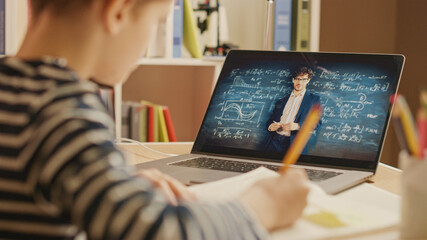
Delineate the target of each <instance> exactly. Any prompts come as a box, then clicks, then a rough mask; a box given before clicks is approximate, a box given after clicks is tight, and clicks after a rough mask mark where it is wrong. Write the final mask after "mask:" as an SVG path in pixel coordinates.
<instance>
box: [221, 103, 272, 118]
mask: <svg viewBox="0 0 427 240" xmlns="http://www.w3.org/2000/svg"><path fill="white" fill-rule="evenodd" d="M263 109H264V103H263V102H252V101H238V100H237V101H236V100H227V101H226V102H225V105H224V107H223V108H222V114H221V117H219V119H221V120H231V121H245V122H254V123H258V122H259V121H260V118H261V113H262V111H263Z"/></svg>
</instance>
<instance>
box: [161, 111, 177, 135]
mask: <svg viewBox="0 0 427 240" xmlns="http://www.w3.org/2000/svg"><path fill="white" fill-rule="evenodd" d="M163 115H164V117H165V122H166V129H167V131H168V138H169V142H176V141H177V139H176V133H175V128H174V127H173V122H172V117H171V114H170V111H169V108H168V107H167V106H164V107H163Z"/></svg>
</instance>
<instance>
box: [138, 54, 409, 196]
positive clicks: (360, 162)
mask: <svg viewBox="0 0 427 240" xmlns="http://www.w3.org/2000/svg"><path fill="white" fill-rule="evenodd" d="M403 63H404V56H402V55H393V54H362V53H327V52H279V51H251V50H232V51H230V52H229V53H228V55H227V57H226V59H225V61H224V65H223V67H222V70H221V73H220V75H219V77H218V80H217V83H216V86H215V89H214V91H213V93H212V96H211V100H210V103H209V105H208V108H207V110H206V113H205V116H204V119H203V121H202V123H201V126H200V128H199V132H198V134H197V137H196V140H195V141H194V145H193V148H192V150H191V153H190V154H184V155H179V156H174V157H170V158H165V159H159V160H155V161H151V162H146V163H142V164H138V165H137V167H138V168H153V167H154V168H158V169H159V170H161V171H163V172H165V173H168V174H169V175H171V176H173V177H175V178H177V179H178V180H180V181H182V182H183V183H184V184H187V185H191V184H197V183H205V182H210V181H215V180H219V179H223V178H227V177H232V176H236V175H238V174H242V173H243V172H247V171H250V170H252V169H255V168H258V167H260V166H264V167H267V168H269V169H272V170H277V169H278V168H279V167H280V166H281V165H282V164H281V160H282V158H283V156H284V154H285V153H286V151H287V150H288V149H289V146H290V145H291V144H292V143H293V140H294V137H295V135H296V134H297V133H298V129H299V128H300V127H301V125H302V124H303V122H304V119H305V117H306V116H307V113H308V111H309V110H310V109H311V106H313V105H314V104H316V103H320V105H321V106H322V117H321V121H320V122H319V124H318V125H317V126H316V128H315V130H314V131H313V132H312V135H311V137H310V139H309V141H308V143H307V145H306V146H305V148H304V150H303V152H302V154H301V156H300V158H299V159H298V162H297V164H296V165H294V166H293V167H296V168H304V169H306V170H307V172H308V174H309V177H310V179H311V180H312V181H313V182H315V183H316V184H317V185H319V186H320V187H321V188H323V190H324V191H325V192H327V193H330V194H334V193H338V192H340V191H343V190H344V189H347V188H349V187H351V186H354V185H356V184H359V183H361V182H363V181H365V180H367V179H369V178H370V177H372V176H373V175H374V174H375V171H376V168H377V166H378V162H379V159H380V156H381V151H382V147H383V143H384V138H385V135H386V132H387V128H388V125H389V119H390V113H391V109H392V105H391V104H390V101H389V98H390V97H391V96H392V95H393V94H395V93H396V92H397V88H398V85H399V81H400V76H401V73H402V68H403Z"/></svg>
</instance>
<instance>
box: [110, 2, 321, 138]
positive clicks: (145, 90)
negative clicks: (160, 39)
mask: <svg viewBox="0 0 427 240" xmlns="http://www.w3.org/2000/svg"><path fill="white" fill-rule="evenodd" d="M222 4H223V5H224V6H225V7H226V9H227V17H228V20H229V31H230V41H232V42H236V43H238V45H240V46H242V47H241V49H252V50H256V49H258V50H260V49H262V48H263V44H262V40H263V39H264V38H263V35H264V28H265V22H264V21H265V13H264V10H265V12H266V1H259V0H235V1H224V2H223V3H222ZM242 5H244V6H245V13H247V14H245V15H244V16H242V14H241V6H242ZM320 6H321V0H313V1H312V5H311V19H310V24H311V28H310V42H311V43H310V50H311V51H318V50H319V33H320ZM260 9H263V11H261V12H260V11H259V10H260ZM236 17H237V18H236ZM233 33H234V34H233ZM236 33H237V34H236ZM223 60H224V59H223V58H207V59H191V58H166V59H165V58H150V59H142V60H140V61H139V62H138V67H137V68H136V69H135V70H134V71H133V72H132V74H131V75H130V76H129V77H128V79H127V81H126V82H125V83H124V84H123V86H122V85H118V86H116V87H115V93H116V95H115V96H116V97H115V108H116V109H117V111H115V112H116V136H120V133H121V117H120V113H121V102H122V100H123V101H140V100H142V99H144V100H148V101H151V102H155V103H157V104H162V105H167V106H169V109H170V111H171V115H172V120H173V122H174V125H175V130H176V134H177V137H178V141H194V140H195V137H196V135H197V131H198V128H199V126H200V124H201V122H202V120H203V117H204V114H205V110H206V108H207V106H208V104H209V100H210V96H211V93H212V90H213V88H214V86H215V83H216V80H217V78H218V76H219V74H220V72H221V67H222V64H223Z"/></svg>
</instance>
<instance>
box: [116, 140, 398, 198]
mask: <svg viewBox="0 0 427 240" xmlns="http://www.w3.org/2000/svg"><path fill="white" fill-rule="evenodd" d="M145 146H148V147H149V148H151V149H154V150H156V151H160V152H163V153H168V154H185V153H190V151H191V148H192V146H193V143H192V142H178V143H146V144H145ZM120 147H121V148H122V149H123V150H124V152H125V153H127V154H128V155H129V157H128V159H130V160H131V163H133V164H137V163H141V162H147V161H152V160H155V159H159V158H164V157H166V155H163V154H160V153H156V152H153V151H151V150H149V149H146V148H144V147H143V146H141V145H139V144H120ZM400 178H401V170H399V169H397V168H394V167H390V166H388V165H385V164H382V163H380V164H379V165H378V169H377V172H376V174H375V176H374V177H373V178H372V179H371V180H369V181H368V183H371V184H373V185H374V186H376V187H379V188H382V189H384V190H386V191H389V192H391V193H394V194H398V195H400V194H401V190H400V182H401V181H400V180H401V179H400Z"/></svg>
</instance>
